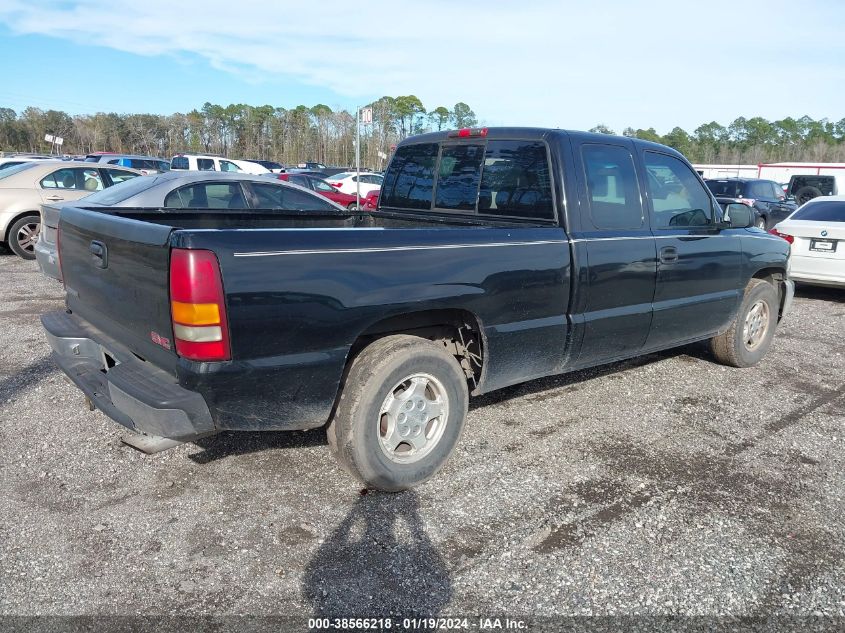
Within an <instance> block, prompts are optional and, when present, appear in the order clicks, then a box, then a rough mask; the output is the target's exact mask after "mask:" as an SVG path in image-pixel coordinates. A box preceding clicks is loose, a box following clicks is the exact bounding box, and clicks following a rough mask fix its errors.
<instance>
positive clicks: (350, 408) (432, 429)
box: [327, 335, 469, 492]
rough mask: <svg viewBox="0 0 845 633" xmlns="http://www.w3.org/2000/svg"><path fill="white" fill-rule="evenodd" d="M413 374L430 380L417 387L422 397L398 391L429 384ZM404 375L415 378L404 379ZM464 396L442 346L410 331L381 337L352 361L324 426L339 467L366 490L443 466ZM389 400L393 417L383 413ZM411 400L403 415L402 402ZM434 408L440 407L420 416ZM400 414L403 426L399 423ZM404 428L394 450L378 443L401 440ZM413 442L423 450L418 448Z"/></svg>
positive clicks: (460, 421)
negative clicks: (435, 413) (433, 414)
mask: <svg viewBox="0 0 845 633" xmlns="http://www.w3.org/2000/svg"><path fill="white" fill-rule="evenodd" d="M419 376H427V377H429V378H433V381H432V382H430V383H429V382H426V385H425V386H424V387H421V388H422V389H423V391H422V392H420V394H422V395H413V394H412V389H407V390H405V391H402V387H401V386H402V385H403V384H404V385H416V386H417V387H420V386H421V385H422V382H421V381H423V380H426V381H427V379H423V378H420V377H419ZM409 378H413V379H414V381H417V382H413V383H412V382H411V381H410V380H406V379H409ZM415 393H416V392H415ZM397 394H398V395H397ZM429 396H436V397H432V398H429ZM415 398H416V399H415ZM444 400H445V403H446V406H445V408H444V407H443V402H444ZM421 401H422V405H423V406H422V408H420V409H419V411H418V410H417V408H416V407H417V406H418V405H419V404H420V402H421ZM468 401H469V393H468V389H467V381H466V376H465V375H464V372H463V370H462V369H461V367H460V365H459V364H458V362H457V360H456V359H455V358H454V357H453V356H451V355H449V354H448V353H447V352H446V351H445V350H444V349H443V347H442V346H439V345H436V344H435V343H432V342H431V341H429V340H427V339H423V338H419V337H416V336H406V335H394V336H387V337H385V338H382V339H378V340H377V341H375V342H373V343H371V344H370V345H369V346H367V347H366V348H365V349H364V350H363V351H362V352H361V353H360V354H358V356H357V357H356V358H355V359H354V360H353V361H352V364H351V365H350V367H349V371H348V373H347V375H346V379H345V381H344V384H343V387H342V388H341V394H340V399H339V401H338V404H337V407H336V409H335V414H334V416H333V418H332V420H331V422H330V423H329V426H328V428H327V435H328V438H329V446H330V447H331V449H332V452H333V453H334V454H335V457H336V458H337V459H338V461H339V462H340V463H341V465H342V466H343V467H344V468H346V470H348V471H349V472H350V473H351V474H352V475H354V476H355V477H357V478H358V479H360V480H361V481H362V482H363V483H364V484H365V485H366V486H367V487H368V488H374V489H378V490H386V491H390V492H396V491H400V490H406V489H408V488H412V487H414V486H416V485H418V484H420V483H422V482H424V481H425V480H427V479H428V478H430V477H431V476H433V475H434V474H435V473H436V472H437V471H438V470H440V468H441V467H442V466H443V464H445V463H446V460H447V459H448V458H449V456H450V455H451V454H452V450H453V449H454V448H455V445H456V444H457V443H458V440H459V439H460V436H461V432H462V430H463V427H464V422H465V420H466V414H467V404H468ZM426 402H428V404H429V407H428V410H425V409H426V407H425V403H426ZM387 403H390V407H391V408H392V407H396V408H395V409H394V413H396V411H398V413H397V414H396V415H393V417H392V418H391V413H384V414H383V411H384V406H385V405H386V404H387ZM409 403H411V408H410V412H409V413H407V415H406V413H405V411H406V410H405V408H404V407H405V406H406V405H408V404H409ZM414 403H416V404H414ZM432 407H440V410H441V411H444V412H443V413H442V414H441V416H439V417H435V418H431V419H429V420H427V421H426V420H425V417H427V416H428V415H429V413H428V411H433V409H432ZM400 409H401V410H400ZM403 415H404V416H406V417H405V424H404V425H402V424H400V423H399V421H398V420H399V419H400V417H402V416H403ZM409 425H413V426H412V427H411V426H409ZM391 430H392V432H391ZM405 431H407V432H408V434H407V435H406V436H407V437H408V439H409V442H404V441H402V442H400V444H398V445H397V446H396V448H395V450H391V449H389V448H387V447H383V445H384V444H390V443H391V439H396V438H400V439H401V436H402V433H404V432H405ZM429 434H431V438H432V439H431V440H429V439H428V436H429ZM429 441H430V442H431V443H430V445H429V444H428V443H429ZM414 443H418V444H424V445H426V446H428V448H425V449H419V450H418V449H417V448H416V447H415V446H413V445H412V444H414ZM403 445H405V446H403Z"/></svg>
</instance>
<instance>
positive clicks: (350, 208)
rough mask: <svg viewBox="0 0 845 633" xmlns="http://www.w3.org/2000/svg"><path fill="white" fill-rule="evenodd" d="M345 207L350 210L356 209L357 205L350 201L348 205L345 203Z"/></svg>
mask: <svg viewBox="0 0 845 633" xmlns="http://www.w3.org/2000/svg"><path fill="white" fill-rule="evenodd" d="M346 208H347V209H349V210H350V211H357V210H358V205H357V204H355V203H354V202H350V203H349V204H348V205H346Z"/></svg>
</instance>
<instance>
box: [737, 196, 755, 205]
mask: <svg viewBox="0 0 845 633" xmlns="http://www.w3.org/2000/svg"><path fill="white" fill-rule="evenodd" d="M739 201H740V202H741V203H742V204H744V205H745V206H746V207H753V206H754V200H753V199H752V198H740V199H739Z"/></svg>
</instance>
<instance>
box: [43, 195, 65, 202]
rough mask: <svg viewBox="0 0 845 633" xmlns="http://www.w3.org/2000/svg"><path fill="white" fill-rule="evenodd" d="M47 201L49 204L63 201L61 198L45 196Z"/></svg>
mask: <svg viewBox="0 0 845 633" xmlns="http://www.w3.org/2000/svg"><path fill="white" fill-rule="evenodd" d="M47 200H49V201H50V202H58V201H59V200H64V198H62V197H61V196H47Z"/></svg>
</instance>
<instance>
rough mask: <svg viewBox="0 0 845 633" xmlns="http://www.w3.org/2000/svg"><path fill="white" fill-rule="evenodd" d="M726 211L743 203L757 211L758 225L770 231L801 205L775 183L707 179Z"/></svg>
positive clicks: (755, 219)
mask: <svg viewBox="0 0 845 633" xmlns="http://www.w3.org/2000/svg"><path fill="white" fill-rule="evenodd" d="M704 182H705V183H706V184H707V187H708V188H709V189H710V191H712V192H713V195H714V196H716V200H717V201H718V202H719V205H721V207H722V209H724V208H725V207H726V206H727V205H729V204H734V203H737V202H740V203H742V204H744V205H746V206H749V207H751V208H752V209H753V210H754V225H755V226H757V227H758V228H761V229H763V230H768V229H770V228H771V227H773V226H774V225H775V224H777V223H778V222H780V221H781V220H784V219H786V218H787V216H789V215H790V214H791V213H792V212H793V211H795V209H797V208H798V205H797V204H795V201H794V200H792V199H788V198H787V197H786V196H785V195H784V193H783V187H781V186H780V185H779V184H778V183H776V182H774V181H772V180H757V179H753V180H752V179H748V178H726V179H717V180H716V179H714V180H705V181H704Z"/></svg>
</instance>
